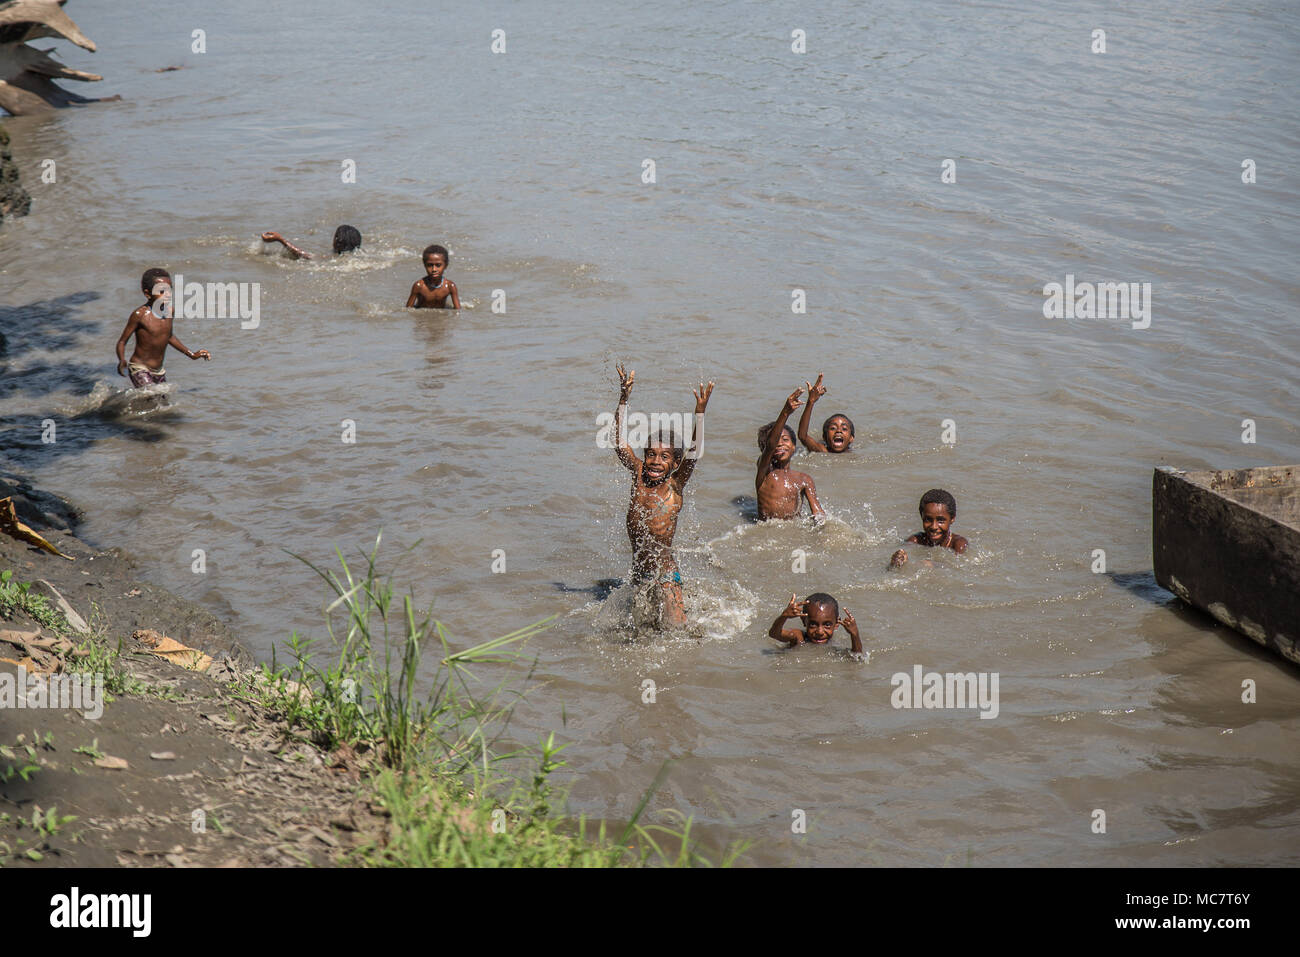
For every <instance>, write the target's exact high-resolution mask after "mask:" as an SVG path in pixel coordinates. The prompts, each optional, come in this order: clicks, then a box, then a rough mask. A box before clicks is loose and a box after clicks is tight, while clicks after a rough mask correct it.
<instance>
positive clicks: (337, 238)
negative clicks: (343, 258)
mask: <svg viewBox="0 0 1300 957" xmlns="http://www.w3.org/2000/svg"><path fill="white" fill-rule="evenodd" d="M360 248H361V231H360V230H359V229H357V227H355V226H346V225H345V226H340V227H339V228H338V229H336V230H334V252H335V253H350V252H352V250H354V249H360Z"/></svg>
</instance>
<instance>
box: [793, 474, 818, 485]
mask: <svg viewBox="0 0 1300 957" xmlns="http://www.w3.org/2000/svg"><path fill="white" fill-rule="evenodd" d="M790 475H791V477H792V478H793V479H794V480H795V483H796V484H797V485H798V486H799V487H800V488H816V487H817V483H816V482H814V481H813V477H812V476H811V475H809V474H808V473H807V472H794V471H792V472H791V473H790Z"/></svg>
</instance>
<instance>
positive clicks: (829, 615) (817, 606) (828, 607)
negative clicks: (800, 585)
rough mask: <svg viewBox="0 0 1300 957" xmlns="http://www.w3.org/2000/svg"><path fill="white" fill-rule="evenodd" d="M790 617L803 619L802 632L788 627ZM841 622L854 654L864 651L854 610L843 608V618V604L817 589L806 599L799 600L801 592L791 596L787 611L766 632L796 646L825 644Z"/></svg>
mask: <svg viewBox="0 0 1300 957" xmlns="http://www.w3.org/2000/svg"><path fill="white" fill-rule="evenodd" d="M787 618H801V619H803V628H804V630H803V631H795V630H793V629H790V628H786V627H785V622H786V619H787ZM840 625H843V626H844V630H845V631H847V632H848V633H849V638H850V640H851V641H852V642H853V654H855V655H860V654H862V639H861V638H859V637H858V623H857V621H856V620H855V619H854V617H853V612H851V611H849V610H848V609H847V608H845V609H844V617H843V618H841V617H840V603H839V602H837V601H836V600H835V599H834V598H832V597H831V596H830V595H828V594H826V593H825V592H820V591H819V592H817V593H815V594H812V595H809V596H808V597H807V598H805V599H804V600H803V601H800V600H799V596H798V595H791V596H790V604H788V605H786V606H785V611H783V612H781V614H779V615H777V616H776V621H774V622H772V627H771V628H770V629H768V632H767V635H768V637H769V638H773V639H775V640H777V641H784V642H785V643H786V644H787V645H788V646H789V647H791V648H793V647H795V646H796V645H802V644H805V643H807V644H813V645H824V644H826V643H827V642H828V641H830V640H831V636H832V635H834V634H835V629H836V628H838V627H839V626H840Z"/></svg>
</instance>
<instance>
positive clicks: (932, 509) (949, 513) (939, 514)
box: [889, 488, 970, 568]
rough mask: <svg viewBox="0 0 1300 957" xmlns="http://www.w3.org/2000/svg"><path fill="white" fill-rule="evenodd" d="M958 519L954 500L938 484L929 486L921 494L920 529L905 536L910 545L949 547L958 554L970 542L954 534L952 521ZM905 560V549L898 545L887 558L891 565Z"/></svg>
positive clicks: (900, 564)
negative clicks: (907, 536)
mask: <svg viewBox="0 0 1300 957" xmlns="http://www.w3.org/2000/svg"><path fill="white" fill-rule="evenodd" d="M956 519H957V500H956V499H955V498H953V497H952V495H951V494H950V493H949V492H948V491H946V490H945V489H941V488H932V489H930V491H928V492H926V493H925V494H924V495H922V496H921V531H919V532H917V533H916V534H915V535H913V536H911V537H910V538H908V540H907V541H908V543H909V544H912V545H924V546H925V547H926V548H936V547H938V548H951V549H952V550H953V551H954V552H956V553H957V554H958V555H961V554H963V553H964V552H965V551H966V546H967V545H969V544H970V542H968V541H967V540H966V539H964V538H962V537H961V536H960V535H954V534H953V531H952V523H953V522H954V521H956ZM906 564H907V552H906V551H904V550H903V549H901V548H900V549H899V550H898V551H896V552H894V554H893V556H892V557H891V558H890V559H889V565H890V567H891V568H901V567H902V566H903V565H906Z"/></svg>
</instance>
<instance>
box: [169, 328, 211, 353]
mask: <svg viewBox="0 0 1300 957" xmlns="http://www.w3.org/2000/svg"><path fill="white" fill-rule="evenodd" d="M167 345H169V346H171V347H172V348H173V349H179V350H180V352H181V353H182V354H183V355H185V356H186V357H187V358H190V359H211V358H212V354H211V353H210V352H208V350H207V349H200V350H199V351H198V352H190V350H189V349H186V348H185V346H184V344H183V343H182V342H181V341H180V340H179V339H177V338H176V334H175V333H172V337H171V338H170V339H168V340H167Z"/></svg>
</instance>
